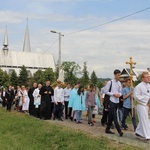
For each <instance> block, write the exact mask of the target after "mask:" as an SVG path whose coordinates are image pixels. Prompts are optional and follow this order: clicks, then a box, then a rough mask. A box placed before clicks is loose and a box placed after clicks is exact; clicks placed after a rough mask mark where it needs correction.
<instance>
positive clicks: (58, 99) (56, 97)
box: [54, 86, 64, 102]
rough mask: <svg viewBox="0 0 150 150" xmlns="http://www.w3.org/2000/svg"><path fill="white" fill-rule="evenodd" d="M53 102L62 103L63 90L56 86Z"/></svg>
mask: <svg viewBox="0 0 150 150" xmlns="http://www.w3.org/2000/svg"><path fill="white" fill-rule="evenodd" d="M54 101H55V102H64V90H63V89H62V88H58V86H57V87H56V88H55V89H54Z"/></svg>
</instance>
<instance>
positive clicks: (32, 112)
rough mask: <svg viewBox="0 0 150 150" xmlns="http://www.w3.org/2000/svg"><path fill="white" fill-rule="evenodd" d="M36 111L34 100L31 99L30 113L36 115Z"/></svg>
mask: <svg viewBox="0 0 150 150" xmlns="http://www.w3.org/2000/svg"><path fill="white" fill-rule="evenodd" d="M34 111H35V106H34V100H33V99H30V102H29V114H30V115H32V116H35V114H34Z"/></svg>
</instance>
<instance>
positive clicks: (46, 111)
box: [40, 86, 54, 119]
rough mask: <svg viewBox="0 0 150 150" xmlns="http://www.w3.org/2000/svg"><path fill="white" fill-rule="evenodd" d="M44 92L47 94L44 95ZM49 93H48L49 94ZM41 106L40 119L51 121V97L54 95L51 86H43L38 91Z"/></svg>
mask: <svg viewBox="0 0 150 150" xmlns="http://www.w3.org/2000/svg"><path fill="white" fill-rule="evenodd" d="M45 92H48V93H47V94H45ZM49 92H50V93H49ZM40 95H41V106H40V118H41V119H42V118H43V119H51V101H52V99H51V96H53V95H54V90H53V88H52V87H51V86H43V87H42V88H41V90H40Z"/></svg>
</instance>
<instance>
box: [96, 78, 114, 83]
mask: <svg viewBox="0 0 150 150" xmlns="http://www.w3.org/2000/svg"><path fill="white" fill-rule="evenodd" d="M106 80H107V81H109V80H111V78H98V81H100V82H104V81H106Z"/></svg>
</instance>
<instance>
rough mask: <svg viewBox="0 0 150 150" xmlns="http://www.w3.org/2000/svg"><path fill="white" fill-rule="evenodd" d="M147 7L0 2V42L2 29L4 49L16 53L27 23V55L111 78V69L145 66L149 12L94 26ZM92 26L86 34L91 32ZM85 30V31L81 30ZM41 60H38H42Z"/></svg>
mask: <svg viewBox="0 0 150 150" xmlns="http://www.w3.org/2000/svg"><path fill="white" fill-rule="evenodd" d="M148 7H150V0H5V1H3V0H0V43H1V49H2V48H3V40H4V33H5V30H6V26H7V32H8V40H9V50H15V51H22V50H23V42H24V35H25V28H26V24H27V18H28V26H29V32H30V44H31V50H32V51H33V52H39V53H41V55H42V54H43V53H51V54H53V56H54V59H55V62H57V60H58V54H59V40H58V34H54V33H51V32H50V31H51V30H54V31H57V32H61V34H63V35H64V36H62V37H61V53H62V57H61V60H62V62H63V61H75V62H76V63H77V64H79V65H80V66H81V67H82V66H83V63H84V62H87V69H88V71H89V75H90V74H91V72H92V71H95V72H96V75H97V77H99V78H107V77H113V71H114V70H115V69H120V70H122V69H123V68H128V67H129V65H127V64H126V63H125V62H126V61H129V58H130V57H132V58H133V61H135V62H136V63H137V64H136V65H135V68H139V69H146V68H148V67H150V63H149V59H150V53H149V52H150V9H148V10H146V11H143V12H141V13H137V14H135V15H133V16H130V17H128V18H124V19H122V20H119V21H116V22H112V23H109V24H106V25H102V26H98V25H100V24H103V23H106V22H109V21H111V20H115V19H118V18H120V17H123V16H126V15H129V14H132V13H134V12H137V11H139V10H143V9H145V8H148ZM94 26H98V27H95V28H92V29H89V28H91V27H94ZM85 29H89V30H85ZM43 61H44V60H43Z"/></svg>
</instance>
